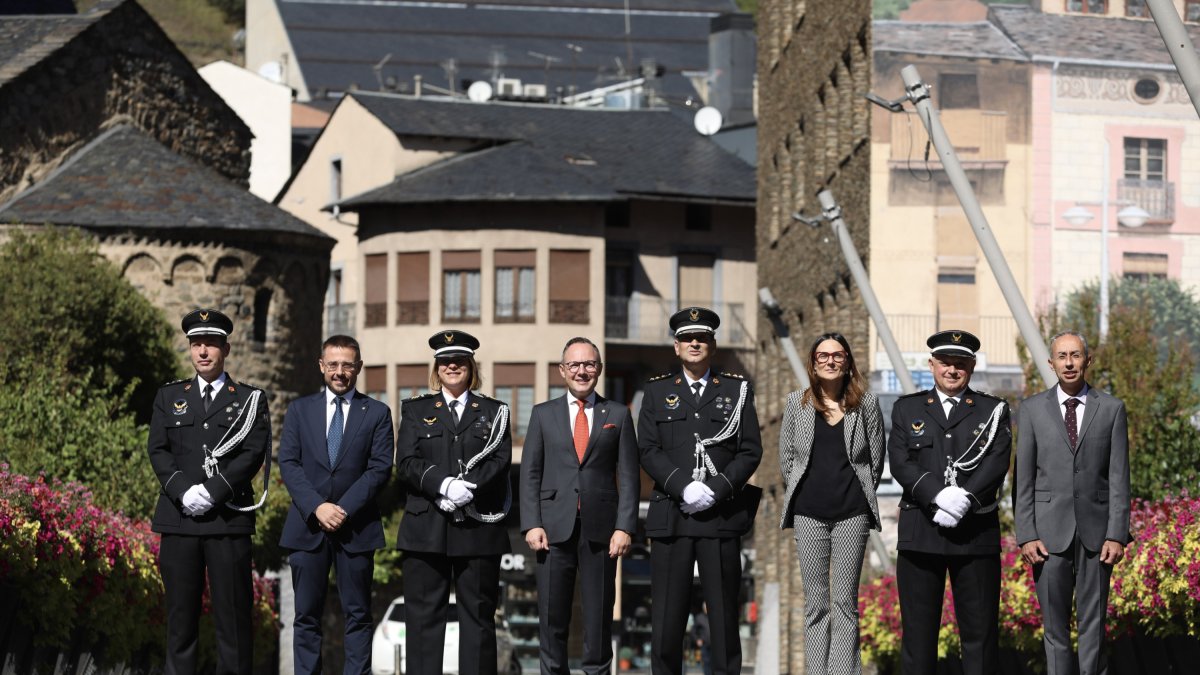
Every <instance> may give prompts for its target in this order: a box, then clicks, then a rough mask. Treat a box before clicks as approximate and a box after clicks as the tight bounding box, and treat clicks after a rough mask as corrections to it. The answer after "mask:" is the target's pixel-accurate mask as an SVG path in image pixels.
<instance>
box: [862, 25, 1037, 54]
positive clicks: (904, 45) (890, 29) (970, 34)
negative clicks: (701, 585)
mask: <svg viewBox="0 0 1200 675" xmlns="http://www.w3.org/2000/svg"><path fill="white" fill-rule="evenodd" d="M873 29H874V30H873V33H872V34H873V43H872V45H871V48H872V49H873V50H874V51H877V52H895V53H901V54H921V55H925V56H949V57H959V58H973V59H1009V60H1013V61H1025V60H1026V56H1025V54H1024V53H1022V52H1021V50H1020V49H1019V48H1017V46H1016V45H1015V44H1013V42H1012V40H1009V39H1008V37H1007V36H1005V35H1004V33H1003V32H1001V31H1000V29H998V28H996V27H995V26H993V25H992V24H991V23H989V22H987V21H976V22H971V23H925V22H913V21H876V22H875V23H874V25H873Z"/></svg>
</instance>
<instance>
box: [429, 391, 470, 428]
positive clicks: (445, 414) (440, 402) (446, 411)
mask: <svg viewBox="0 0 1200 675" xmlns="http://www.w3.org/2000/svg"><path fill="white" fill-rule="evenodd" d="M470 400H471V395H470V394H467V401H468V405H470ZM433 406H434V409H435V410H437V418H438V420H439V421H440V422H441V423H442V424H444V425H445V426H446V428H447V429H449V430H450V433H452V434H457V433H458V429H457V428H456V427H455V426H454V415H451V414H450V406H449V405H448V404H447V403H446V397H445V396H444V395H443V394H442V392H440V391H439V392H438V399H437V400H436V401H434V402H433ZM464 412H465V411H464ZM458 421H459V422H462V412H460V413H459V415H458Z"/></svg>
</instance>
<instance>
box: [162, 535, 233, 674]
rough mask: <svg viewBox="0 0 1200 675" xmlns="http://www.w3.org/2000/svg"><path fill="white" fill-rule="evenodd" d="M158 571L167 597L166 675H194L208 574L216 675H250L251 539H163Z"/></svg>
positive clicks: (167, 536)
mask: <svg viewBox="0 0 1200 675" xmlns="http://www.w3.org/2000/svg"><path fill="white" fill-rule="evenodd" d="M158 565H159V570H160V572H161V573H162V580H163V589H164V590H165V591H166V596H167V660H166V664H165V666H164V672H165V673H166V674H167V675H194V674H195V673H196V647H197V643H198V642H199V639H200V606H201V598H202V596H203V594H204V581H205V570H207V578H208V587H209V601H210V605H211V608H212V616H213V625H214V628H215V629H216V643H217V669H216V673H217V675H235V674H236V675H250V671H251V670H252V668H253V665H254V645H253V631H252V628H251V626H252V624H251V607H252V605H253V602H254V586H253V581H252V580H251V577H250V535H248V534H230V535H187V534H164V535H162V543H161V544H160V545H159V549H158Z"/></svg>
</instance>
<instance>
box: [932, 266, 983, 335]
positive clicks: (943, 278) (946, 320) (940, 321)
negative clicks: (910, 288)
mask: <svg viewBox="0 0 1200 675" xmlns="http://www.w3.org/2000/svg"><path fill="white" fill-rule="evenodd" d="M937 282H938V283H937V293H938V295H937V299H938V305H937V325H938V330H948V329H951V328H958V329H961V330H966V331H970V332H972V333H976V334H978V333H979V290H978V288H977V287H976V285H975V268H974V267H954V266H947V265H943V266H941V267H939V268H938V275H937Z"/></svg>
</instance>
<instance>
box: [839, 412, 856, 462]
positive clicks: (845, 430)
mask: <svg viewBox="0 0 1200 675" xmlns="http://www.w3.org/2000/svg"><path fill="white" fill-rule="evenodd" d="M856 419H858V411H857V410H847V411H846V414H845V415H843V416H842V437H843V438H844V439H845V440H846V459H849V460H850V461H851V464H853V462H854V420H856Z"/></svg>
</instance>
